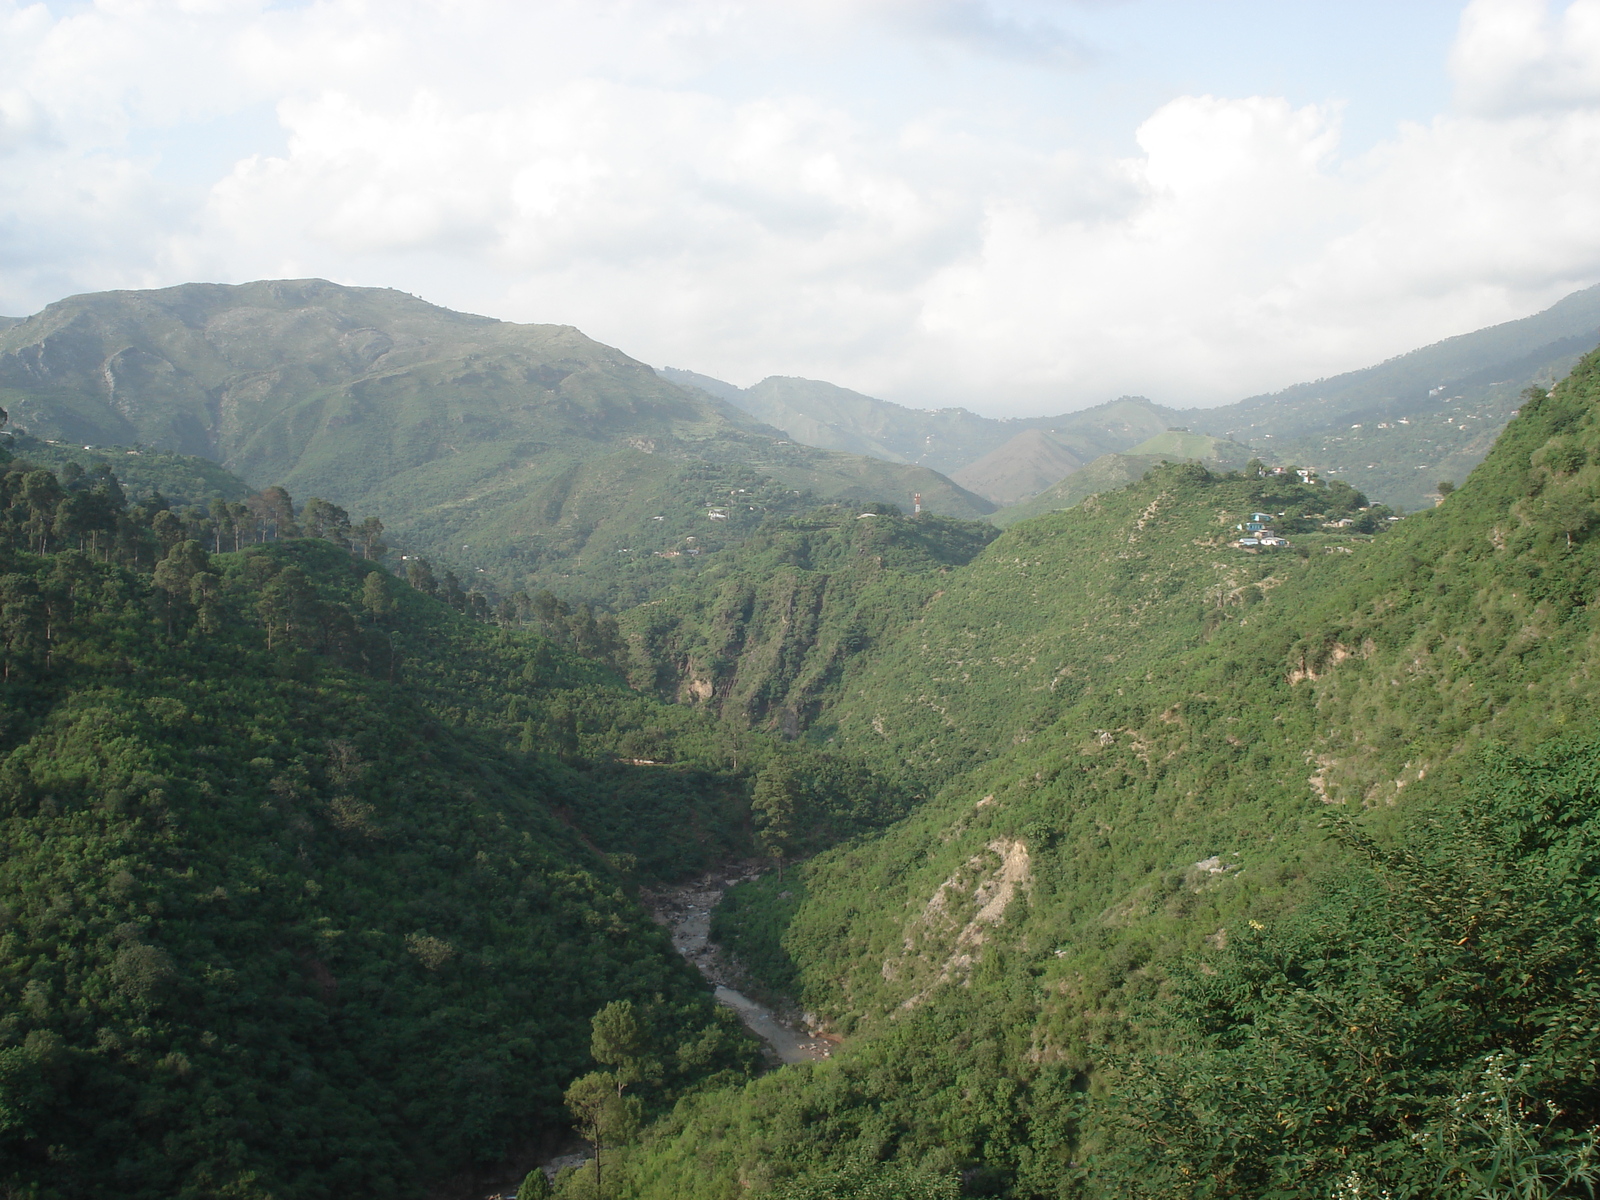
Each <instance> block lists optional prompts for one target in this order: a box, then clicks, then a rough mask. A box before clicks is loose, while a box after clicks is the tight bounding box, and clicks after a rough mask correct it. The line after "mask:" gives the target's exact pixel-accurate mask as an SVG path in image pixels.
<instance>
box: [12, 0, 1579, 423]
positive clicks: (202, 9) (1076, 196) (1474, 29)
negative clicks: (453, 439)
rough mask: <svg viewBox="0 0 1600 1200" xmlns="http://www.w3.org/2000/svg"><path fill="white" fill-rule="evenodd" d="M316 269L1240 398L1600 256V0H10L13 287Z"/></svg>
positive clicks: (700, 356)
mask: <svg viewBox="0 0 1600 1200" xmlns="http://www.w3.org/2000/svg"><path fill="white" fill-rule="evenodd" d="M307 276H320V277H323V278H328V279H333V280H336V281H338V282H341V283H349V284H359V285H363V286H374V287H393V288H398V289H400V290H402V291H406V292H412V293H415V294H417V295H420V296H422V297H424V298H425V299H428V300H431V301H433V302H435V303H438V304H442V305H445V306H447V307H450V308H456V309H462V310H466V311H471V312H478V313H485V314H488V315H490V316H495V317H500V318H503V319H506V320H515V321H537V322H553V323H558V324H566V325H575V326H577V327H578V328H580V329H582V330H583V331H584V332H585V333H587V334H589V335H590V336H591V337H594V338H596V339H598V340H600V341H603V342H606V343H608V344H610V345H614V346H618V347H620V348H621V349H623V350H625V351H626V352H627V353H629V354H631V355H633V356H635V357H636V358H639V359H642V360H644V361H646V362H649V363H652V364H654V365H657V366H674V367H684V368H689V369H692V370H696V371H701V372H704V373H706V374H709V375H714V376H717V377H718V378H722V379H726V380H729V381H731V382H734V383H737V384H740V385H749V384H751V383H754V382H756V381H757V380H759V379H761V378H764V377H765V376H768V375H801V376H806V377H810V378H818V379H827V380H830V381H832V382H835V383H838V384H841V385H844V386H846V387H851V388H854V389H856V390H858V391H863V392H866V393H869V394H871V395H876V396H881V397H884V398H886V399H890V400H895V401H898V402H900V403H902V404H908V405H912V406H915V407H922V408H933V407H940V406H945V405H961V406H964V407H966V408H970V409H972V410H974V411H977V412H982V413H986V414H989V415H995V416H1004V415H1030V414H1041V413H1047V412H1061V411H1066V410H1070V409H1073V408H1078V407H1083V406H1085V405H1090V404H1095V403H1099V402H1101V401H1103V400H1107V399H1111V398H1113V397H1116V396H1118V395H1124V394H1131V395H1144V396H1148V397H1150V398H1151V399H1153V400H1156V401H1158V402H1160V403H1164V404H1169V405H1172V406H1175V407H1185V406H1189V405H1197V404H1198V405H1205V404H1218V403H1226V402H1228V401H1231V400H1236V399H1239V398H1241V397H1244V396H1248V395H1254V394H1258V393H1261V392H1267V391H1272V390H1276V389H1278V388H1281V387H1285V386H1288V385H1290V384H1293V383H1297V382H1301V381H1304V380H1308V379H1315V378H1321V377H1323V376H1327V375H1332V374H1336V373H1338V372H1340V371H1344V370H1349V369H1353V368H1357V367H1361V366H1366V365H1369V364H1371V363H1374V362H1378V361H1381V360H1383V359H1385V358H1388V357H1391V356H1393V355H1395V354H1399V353H1403V352H1405V351H1407V350H1410V349H1413V348H1415V347H1417V346H1421V345H1425V344H1428V343H1430V342H1433V341H1437V340H1439V339H1440V338H1444V337H1449V336H1451V335H1454V334H1458V333H1463V332H1467V331H1469V330H1472V329H1476V328H1480V327H1482V326H1485V325H1490V324H1494V323H1497V322H1500V321H1505V320H1510V319H1514V318H1516V317H1521V316H1526V315H1528V314H1530V313H1533V312H1536V311H1538V310H1540V309H1542V308H1544V307H1547V306H1548V305H1549V304H1551V303H1553V302H1554V301H1556V300H1558V299H1560V298H1561V297H1562V296H1563V295H1566V294H1568V293H1569V292H1572V291H1574V290H1576V289H1578V288H1580V287H1586V286H1590V285H1592V284H1594V283H1596V282H1597V281H1600V0H1572V2H1570V3H1562V2H1559V0H1557V2H1551V3H1546V2H1544V0H1473V2H1472V3H1468V4H1465V5H1463V4H1461V3H1459V2H1454V3H1443V2H1437V0H1385V2H1383V3H1378V2H1371V0H1275V2H1273V3H1266V2H1257V0H805V2H803V3H802V2H794V3H790V2H787V0H766V2H741V0H581V2H579V0H573V2H567V0H517V2H508V0H308V2H293V3H290V2H280V3H272V2H270V0H98V2H94V3H69V2H64V0H59V2H58V0H51V2H49V3H19V2H18V0H0V313H8V314H11V315H15V316H22V315H26V314H28V313H31V312H34V311H37V310H38V309H39V308H41V307H43V306H44V305H45V304H47V303H49V302H51V301H53V300H56V299H59V298H61V297H63V296H66V295H70V294H74V293H78V292H86V291H100V290H105V289H111V288H147V287H164V286H169V285H172V284H177V283H183V282H188V281H192V280H209V281H215V282H224V283H229V282H243V281H246V280H251V279H262V278H300V277H307Z"/></svg>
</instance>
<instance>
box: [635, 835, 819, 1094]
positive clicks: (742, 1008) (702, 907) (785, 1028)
mask: <svg viewBox="0 0 1600 1200" xmlns="http://www.w3.org/2000/svg"><path fill="white" fill-rule="evenodd" d="M760 874H761V872H760V869H759V866H758V865H757V864H754V863H731V864H728V865H726V866H723V867H719V868H717V869H715V870H712V871H708V872H707V873H706V874H704V875H702V876H700V877H699V878H698V879H693V880H690V881H689V882H688V883H682V884H678V885H677V886H675V887H668V888H662V889H660V890H658V891H647V892H644V893H642V895H641V899H642V900H643V901H644V903H645V907H646V908H648V909H649V910H650V915H651V916H653V917H654V918H655V919H656V921H657V922H659V923H660V924H662V925H665V926H666V927H667V928H668V929H670V930H671V931H672V944H673V945H674V946H675V947H677V950H678V953H679V954H681V955H683V956H684V957H685V958H687V959H688V960H689V961H690V962H692V963H693V964H694V965H695V968H696V969H697V970H698V971H699V972H700V974H702V975H704V976H705V977H706V981H707V982H708V983H710V984H711V985H712V987H714V988H715V989H716V991H715V992H714V993H713V995H714V996H715V998H716V1001H717V1003H718V1004H725V1005H727V1006H728V1007H729V1008H731V1009H733V1011H734V1012H736V1013H738V1014H739V1019H740V1020H741V1021H743V1022H744V1024H745V1027H746V1028H747V1029H749V1030H750V1032H751V1033H753V1034H755V1035H756V1036H757V1037H758V1038H760V1039H761V1040H762V1041H763V1042H765V1043H766V1045H767V1046H768V1048H770V1049H771V1051H772V1052H773V1054H775V1055H776V1056H777V1058H778V1060H779V1061H780V1062H785V1063H803V1062H816V1061H818V1060H819V1059H824V1058H827V1057H828V1056H829V1054H831V1053H832V1051H833V1041H832V1040H830V1039H829V1038H828V1037H827V1036H826V1035H824V1034H822V1032H821V1031H820V1030H817V1029H815V1028H808V1025H809V1024H810V1023H809V1022H807V1021H806V1020H805V1018H804V1017H795V1016H793V1015H790V1014H783V1015H780V1014H779V1013H777V1012H774V1011H773V1010H772V1009H771V1008H768V1007H767V1006H766V1005H764V1004H761V1003H760V1002H758V1001H755V1000H752V999H750V997H748V996H746V995H744V994H743V993H742V992H740V991H739V990H738V985H740V984H742V983H743V982H744V981H743V979H742V978H741V972H740V970H739V967H738V964H737V963H734V962H731V961H729V959H728V958H727V956H726V955H724V954H723V953H722V951H721V950H720V949H719V948H718V946H717V945H716V943H714V942H713V941H712V940H711V910H712V909H714V908H716V906H717V902H718V901H719V900H721V899H722V893H723V892H725V891H727V889H728V888H729V887H730V886H731V885H733V884H735V883H741V882H743V881H745V880H747V879H755V878H757V877H758V876H759V875H760Z"/></svg>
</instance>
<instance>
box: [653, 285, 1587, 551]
mask: <svg viewBox="0 0 1600 1200" xmlns="http://www.w3.org/2000/svg"><path fill="white" fill-rule="evenodd" d="M1597 344H1600V287H1591V288H1587V289H1585V290H1583V291H1579V292H1574V293H1573V294H1571V295H1570V296H1567V297H1566V298H1565V299H1563V300H1561V301H1560V302H1558V303H1556V304H1555V305H1552V306H1551V307H1550V308H1548V309H1546V310H1545V311H1543V312H1541V313H1536V314H1535V315H1533V316H1531V317H1525V318H1522V319H1520V320H1516V321H1508V322H1506V323H1504V324H1501V325H1495V326H1491V327H1489V328H1486V329H1480V330H1478V331H1476V332H1473V333H1467V334H1462V335H1460V336H1457V337H1452V338H1447V339H1446V340H1444V341H1442V342H1438V343H1435V344H1434V345H1431V346H1426V347H1423V348H1422V349H1419V350H1414V351H1412V352H1410V353H1408V354H1403V355H1400V356H1398V357H1396V358H1393V359H1390V360H1388V361H1387V362H1384V363H1380V364H1378V365H1376V366H1373V367H1367V368H1364V369H1362V370H1359V371H1351V372H1348V373H1346V374H1343V375H1338V376H1335V377H1333V378H1330V379H1323V380H1317V381H1315V382H1312V383H1303V384H1297V385H1295V386H1293V387H1290V388H1285V389H1284V390H1282V391H1279V392H1274V393H1271V394H1267V395H1260V396H1253V397H1250V398H1248V399H1245V400H1240V401H1238V402H1237V403H1234V404H1228V405H1223V406H1221V407H1216V408H1201V409H1197V408H1187V409H1178V408H1171V407H1166V406H1162V405H1158V404H1154V403H1152V402H1151V401H1149V400H1146V399H1144V398H1143V397H1137V396H1125V397H1122V398H1121V399H1120V400H1116V401H1113V402H1111V403H1109V404H1103V405H1100V406H1097V407H1095V408H1090V409H1084V410H1082V411H1079V412H1074V413H1068V414H1063V415H1061V416H1055V417H1026V418H1010V419H998V418H992V417H982V416H979V415H978V414H976V413H972V412H968V411H967V410H965V409H961V408H946V409H938V410H933V411H924V410H918V409H910V408H905V407H903V406H901V405H898V404H892V403H889V402H887V401H882V400H874V399H872V398H871V397H868V396H863V395H861V394H859V393H856V392H851V391H847V390H845V389H843V388H839V387H835V386H834V385H832V384H827V383H821V382H818V381H815V380H806V379H787V378H777V377H774V378H771V379H765V380H763V381H761V382H760V383H758V384H756V385H755V386H754V387H750V388H738V387H735V386H734V385H732V384H728V383H724V382H722V381H720V380H716V379H712V378H710V377H709V376H705V375H698V374H695V373H693V372H689V371H681V370H672V369H667V370H664V371H663V374H664V375H665V376H666V377H667V378H670V379H673V380H675V381H677V382H680V383H684V384H687V385H690V386H694V387H697V388H700V389H702V390H703V391H705V392H707V393H708V394H711V395H715V396H718V397H719V398H721V399H723V400H726V401H727V402H728V403H730V404H732V405H735V406H736V407H738V408H740V409H742V410H743V411H745V412H747V413H750V414H751V415H753V416H756V417H758V418H759V419H760V420H762V421H764V422H766V423H767V424H769V425H772V426H776V427H777V428H779V429H782V430H784V431H785V432H787V433H788V434H789V435H790V436H791V437H793V438H795V439H796V440H799V441H803V442H807V443H809V444H811V445H817V446H829V447H834V448H838V449H848V450H850V451H852V452H853V453H856V454H867V455H873V456H876V457H879V458H883V459H886V460H888V461H891V462H916V463H923V464H924V465H928V466H932V467H934V468H935V469H936V470H939V471H942V472H944V473H945V474H947V475H949V476H950V477H951V478H952V479H954V480H956V481H957V482H958V483H960V484H962V486H964V487H967V488H970V489H971V490H973V491H975V492H978V493H979V494H980V495H983V496H986V497H987V498H989V499H990V500H992V501H994V502H995V503H997V504H1001V505H1010V504H1015V503H1018V502H1019V501H1022V500H1025V499H1030V498H1032V497H1035V496H1038V495H1039V494H1040V493H1043V492H1044V491H1045V490H1046V488H1048V487H1050V486H1051V485H1052V484H1055V483H1058V482H1060V481H1062V480H1064V479H1065V478H1066V477H1067V476H1068V475H1070V474H1071V473H1072V472H1073V471H1075V470H1078V469H1079V468H1080V467H1082V466H1085V465H1087V464H1088V463H1090V462H1091V461H1093V460H1094V459H1095V458H1097V457H1098V456H1100V455H1102V454H1108V453H1115V454H1139V453H1140V451H1137V450H1135V449H1134V447H1135V446H1136V445H1137V444H1138V443H1139V442H1142V441H1144V440H1146V439H1147V438H1149V437H1152V436H1154V435H1156V434H1159V433H1161V432H1163V431H1165V430H1167V429H1170V428H1178V429H1182V430H1190V429H1192V430H1195V431H1196V432H1202V433H1209V434H1213V435H1215V436H1217V437H1221V438H1225V439H1228V440H1229V441H1234V442H1238V443H1241V444H1244V445H1246V446H1250V447H1252V448H1254V449H1255V451H1256V452H1257V453H1258V454H1260V455H1261V456H1262V457H1264V458H1265V459H1267V460H1269V461H1270V462H1271V463H1273V464H1289V463H1294V464H1297V465H1301V466H1310V467H1313V468H1314V469H1316V470H1317V471H1319V472H1320V473H1322V474H1325V475H1330V476H1337V477H1339V478H1343V479H1346V480H1348V481H1349V482H1351V483H1352V484H1354V485H1355V486H1357V487H1359V488H1361V489H1362V490H1364V491H1365V492H1367V493H1368V494H1369V495H1370V496H1372V497H1373V498H1374V499H1376V500H1379V501H1381V502H1383V503H1385V504H1390V505H1394V506H1398V507H1404V508H1407V509H1416V508H1421V507H1425V506H1426V505H1429V504H1432V503H1433V502H1434V500H1435V499H1436V498H1437V492H1436V490H1435V484H1436V482H1437V481H1438V480H1440V479H1449V480H1455V479H1456V478H1458V477H1464V476H1465V475H1466V473H1467V472H1468V471H1469V470H1471V469H1472V467H1473V466H1475V465H1476V464H1477V463H1478V462H1479V461H1481V460H1482V458H1483V456H1484V455H1485V454H1486V453H1487V452H1488V449H1489V446H1490V445H1491V444H1492V443H1493V441H1494V438H1495V436H1496V435H1497V434H1498V433H1499V431H1500V430H1501V429H1503V428H1504V427H1505V424H1506V422H1507V421H1508V420H1510V418H1511V414H1512V412H1513V410H1515V408H1516V406H1517V397H1518V396H1519V395H1520V393H1521V392H1522V390H1523V389H1524V388H1526V387H1528V386H1530V385H1533V384H1543V385H1545V386H1548V385H1549V384H1550V383H1552V382H1553V381H1554V380H1556V379H1559V378H1560V377H1561V376H1563V375H1565V374H1566V373H1567V372H1568V371H1569V370H1571V369H1572V367H1573V365H1574V364H1575V363H1576V362H1577V361H1578V359H1579V358H1580V357H1581V356H1582V355H1583V354H1585V353H1587V352H1588V351H1589V350H1592V349H1593V348H1594V347H1595V346H1596V345H1597ZM1160 453H1168V452H1167V451H1162V452H1160ZM1157 461H1159V458H1158V460H1157ZM1126 465H1127V464H1123V465H1122V466H1121V467H1117V466H1114V465H1113V464H1110V463H1107V464H1105V465H1104V466H1103V467H1102V469H1101V471H1100V475H1101V476H1103V477H1106V478H1111V477H1113V476H1117V475H1120V474H1122V473H1123V472H1124V471H1125V469H1126ZM1419 471H1420V472H1422V474H1420V475H1419V474H1418V472H1419ZM1052 476H1053V477H1052ZM1041 481H1042V482H1041ZM1079 494H1080V492H1079V491H1077V490H1076V489H1068V490H1067V491H1066V492H1065V493H1063V495H1064V496H1068V497H1070V496H1076V495H1079ZM1081 494H1087V493H1081ZM1041 503H1042V504H1049V503H1051V502H1050V501H1044V500H1042V499H1041ZM1029 511H1030V512H1032V511H1043V509H1042V508H1041V507H1040V506H1039V505H1034V506H1032V507H1030V509H1029ZM1008 519H1014V518H1008Z"/></svg>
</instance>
